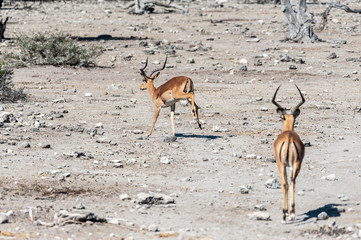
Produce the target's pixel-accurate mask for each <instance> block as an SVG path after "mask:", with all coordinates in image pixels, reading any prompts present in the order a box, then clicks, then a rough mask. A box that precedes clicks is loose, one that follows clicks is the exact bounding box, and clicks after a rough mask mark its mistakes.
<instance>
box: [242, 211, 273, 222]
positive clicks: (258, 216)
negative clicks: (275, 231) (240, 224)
mask: <svg viewBox="0 0 361 240" xmlns="http://www.w3.org/2000/svg"><path fill="white" fill-rule="evenodd" d="M248 216H249V219H251V220H257V221H271V215H270V214H269V213H267V212H254V213H252V214H248Z"/></svg>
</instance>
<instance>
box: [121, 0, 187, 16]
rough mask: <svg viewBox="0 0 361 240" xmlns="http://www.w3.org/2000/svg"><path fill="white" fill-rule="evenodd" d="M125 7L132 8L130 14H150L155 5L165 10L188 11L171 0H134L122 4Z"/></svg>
mask: <svg viewBox="0 0 361 240" xmlns="http://www.w3.org/2000/svg"><path fill="white" fill-rule="evenodd" d="M120 6H121V8H123V9H130V10H129V13H130V14H139V15H141V14H150V13H153V12H154V10H155V6H158V7H162V8H164V9H165V10H168V11H170V12H173V11H177V10H178V11H180V12H182V13H187V12H188V10H187V9H186V8H184V7H181V6H179V5H177V4H171V0H167V1H166V2H162V1H147V0H134V1H133V2H131V3H129V4H128V5H126V6H123V5H120Z"/></svg>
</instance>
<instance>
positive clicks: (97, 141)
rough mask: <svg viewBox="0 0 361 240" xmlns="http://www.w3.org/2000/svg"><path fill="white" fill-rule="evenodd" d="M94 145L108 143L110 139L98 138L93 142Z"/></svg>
mask: <svg viewBox="0 0 361 240" xmlns="http://www.w3.org/2000/svg"><path fill="white" fill-rule="evenodd" d="M95 142H96V143H110V142H111V141H110V139H108V138H98V139H97V140H95Z"/></svg>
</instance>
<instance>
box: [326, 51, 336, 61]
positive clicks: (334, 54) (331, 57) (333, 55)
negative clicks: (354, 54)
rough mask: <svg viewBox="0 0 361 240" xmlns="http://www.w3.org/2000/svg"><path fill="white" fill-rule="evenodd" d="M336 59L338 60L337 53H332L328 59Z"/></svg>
mask: <svg viewBox="0 0 361 240" xmlns="http://www.w3.org/2000/svg"><path fill="white" fill-rule="evenodd" d="M335 58H337V55H336V53H334V52H333V53H331V54H330V55H329V56H328V57H327V59H335Z"/></svg>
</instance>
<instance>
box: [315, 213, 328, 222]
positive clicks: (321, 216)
mask: <svg viewBox="0 0 361 240" xmlns="http://www.w3.org/2000/svg"><path fill="white" fill-rule="evenodd" d="M326 219H328V214H327V213H326V212H321V213H320V214H318V215H317V220H326Z"/></svg>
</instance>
